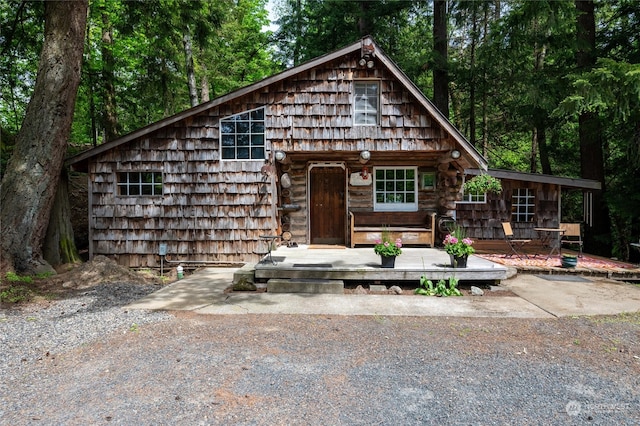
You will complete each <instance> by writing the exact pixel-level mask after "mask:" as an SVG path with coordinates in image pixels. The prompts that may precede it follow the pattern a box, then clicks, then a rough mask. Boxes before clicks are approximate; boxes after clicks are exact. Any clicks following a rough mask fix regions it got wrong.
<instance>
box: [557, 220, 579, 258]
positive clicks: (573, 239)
mask: <svg viewBox="0 0 640 426" xmlns="http://www.w3.org/2000/svg"><path fill="white" fill-rule="evenodd" d="M560 229H564V233H563V234H562V237H561V238H560V244H561V245H563V246H564V245H568V246H576V245H577V246H578V248H579V250H580V254H579V255H578V256H579V257H582V245H583V242H582V232H581V230H580V224H579V223H561V224H560Z"/></svg>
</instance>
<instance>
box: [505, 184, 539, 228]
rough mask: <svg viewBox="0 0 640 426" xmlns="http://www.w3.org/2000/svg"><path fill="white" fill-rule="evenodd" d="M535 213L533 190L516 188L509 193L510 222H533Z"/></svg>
mask: <svg viewBox="0 0 640 426" xmlns="http://www.w3.org/2000/svg"><path fill="white" fill-rule="evenodd" d="M535 211H536V196H535V194H534V192H533V189H529V188H516V189H514V190H513V191H512V193H511V221H512V222H533V219H534V217H535Z"/></svg>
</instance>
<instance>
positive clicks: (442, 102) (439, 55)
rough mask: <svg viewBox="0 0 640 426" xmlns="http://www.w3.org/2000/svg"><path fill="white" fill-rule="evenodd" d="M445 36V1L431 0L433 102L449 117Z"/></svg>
mask: <svg viewBox="0 0 640 426" xmlns="http://www.w3.org/2000/svg"><path fill="white" fill-rule="evenodd" d="M447 44H448V38H447V1H446V0H434V2H433V50H434V70H433V103H434V105H435V106H436V107H437V108H438V109H439V110H440V112H441V113H442V114H443V115H444V116H445V117H447V118H449V71H448V48H447Z"/></svg>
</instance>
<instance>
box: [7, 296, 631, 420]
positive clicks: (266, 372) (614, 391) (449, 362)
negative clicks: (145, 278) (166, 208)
mask: <svg viewBox="0 0 640 426" xmlns="http://www.w3.org/2000/svg"><path fill="white" fill-rule="evenodd" d="M156 288H157V287H155V286H152V285H149V286H145V285H127V284H115V285H114V284H109V285H99V286H96V287H92V288H89V289H86V290H85V291H83V292H80V293H78V294H75V295H74V296H72V297H70V298H68V299H64V300H57V301H53V302H47V303H44V304H43V303H39V304H32V305H27V306H25V307H22V308H20V309H15V308H14V309H9V310H3V311H1V312H0V345H1V348H2V352H1V353H0V377H1V378H2V379H1V381H0V424H2V425H5V424H6V425H28V424H42V425H86V424H97V425H100V424H127V425H129V424H139V425H162V424H188V425H192V424H213V425H218V424H220V425H222V424H225V425H226V424H237V425H284V424H287V425H290V424H295V425H298V424H299V425H328V424H329V425H341V424H344V425H372V424H380V425H399V424H402V425H416V424H443V425H444V424H453V425H457V424H483V425H493V424H498V425H502V424H517V425H529V424H531V425H539V424H576V425H578V424H602V425H609V424H622V425H632V424H636V425H637V424H640V313H637V314H629V315H621V316H616V317H599V318H565V319H553V320H530V319H527V320H520V319H511V318H509V319H492V318H473V319H471V318H468V319H467V318H446V317H434V318H416V317H380V316H370V317H355V316H351V317H338V316H300V315H262V316H261V315H245V316H242V315H233V316H215V315H209V316H208V315H197V314H194V313H191V312H173V313H160V312H148V311H127V310H126V309H123V308H122V306H124V305H126V304H127V303H128V302H130V301H132V300H135V299H137V298H139V297H141V296H143V295H144V294H146V293H148V292H149V291H152V290H154V289H156Z"/></svg>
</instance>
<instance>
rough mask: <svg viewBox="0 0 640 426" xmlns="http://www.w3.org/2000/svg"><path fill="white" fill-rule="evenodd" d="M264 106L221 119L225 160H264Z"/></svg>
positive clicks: (221, 141) (221, 138) (221, 139)
mask: <svg viewBox="0 0 640 426" xmlns="http://www.w3.org/2000/svg"><path fill="white" fill-rule="evenodd" d="M264 143H265V141H264V108H258V109H255V110H253V111H248V112H243V113H241V114H236V115H232V116H231V117H227V118H223V119H221V120H220V146H221V149H222V159H223V160H264V158H265V149H264Z"/></svg>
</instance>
